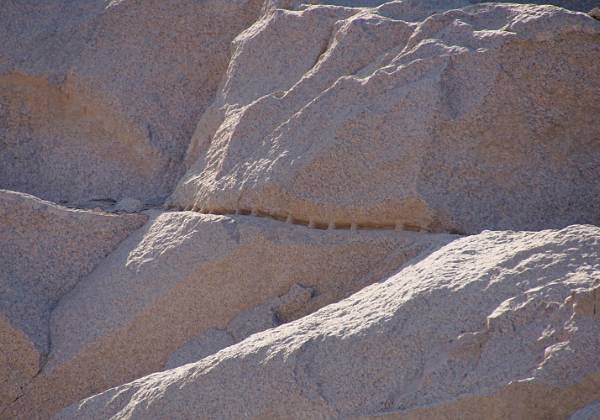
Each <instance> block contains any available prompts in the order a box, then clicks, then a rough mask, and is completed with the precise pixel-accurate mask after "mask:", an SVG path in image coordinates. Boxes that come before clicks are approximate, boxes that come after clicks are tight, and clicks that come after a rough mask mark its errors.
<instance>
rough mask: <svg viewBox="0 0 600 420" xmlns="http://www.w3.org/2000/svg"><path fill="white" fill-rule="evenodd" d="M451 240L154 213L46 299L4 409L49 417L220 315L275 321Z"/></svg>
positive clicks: (247, 329) (228, 319) (233, 320)
mask: <svg viewBox="0 0 600 420" xmlns="http://www.w3.org/2000/svg"><path fill="white" fill-rule="evenodd" d="M452 239H453V236H452V235H431V234H420V233H415V232H395V231H389V232H388V231H350V230H347V231H322V230H318V229H307V228H306V227H304V226H293V225H288V224H285V223H281V222H278V221H273V220H267V219H261V218H257V217H247V216H233V217H226V216H215V215H202V214H197V213H193V212H177V213H156V214H154V215H153V216H152V217H151V220H150V221H149V222H148V223H147V224H146V226H144V228H143V229H139V230H138V231H137V232H135V233H134V234H132V235H130V236H129V238H127V239H126V240H125V241H123V242H122V243H121V245H120V246H119V248H118V249H117V250H116V251H115V252H113V253H112V254H111V255H110V256H109V257H108V258H107V259H105V260H104V261H103V263H102V264H101V265H99V266H98V267H97V268H96V270H94V271H93V272H92V273H91V274H90V275H89V276H87V277H86V278H85V279H83V280H82V281H80V282H79V283H78V284H77V286H76V287H75V288H73V290H71V292H70V293H69V294H67V295H66V296H64V297H63V298H62V299H61V300H60V302H59V303H58V304H57V306H56V307H55V308H54V309H53V311H52V318H51V321H50V334H51V337H52V347H51V351H50V354H49V355H48V361H47V363H46V364H45V365H44V368H43V369H42V371H41V372H40V374H39V375H37V377H36V378H35V380H34V381H33V382H32V383H31V384H30V385H29V386H28V388H27V390H26V392H25V394H24V395H23V396H22V397H21V398H19V400H17V401H16V402H15V403H14V404H12V405H11V406H9V407H8V408H7V411H6V412H5V415H9V416H13V417H22V418H26V417H31V416H36V415H40V413H42V415H49V414H52V413H53V412H55V411H57V410H59V409H61V408H63V407H65V406H66V405H68V404H70V403H72V402H74V401H77V400H78V399H80V398H83V397H87V396H89V395H92V394H94V393H97V392H100V391H103V390H105V389H107V388H109V387H111V386H116V385H119V384H121V383H124V382H126V381H129V380H133V379H135V378H137V377H140V376H142V375H145V374H148V373H151V372H155V371H158V370H161V369H163V366H164V365H165V363H167V361H168V359H169V357H170V356H171V354H172V353H173V352H175V351H177V350H178V349H179V348H180V347H181V346H184V345H185V344H186V343H187V342H188V341H189V340H191V339H193V338H195V337H197V336H198V335H201V334H204V333H205V332H207V331H208V330H210V329H224V328H226V327H227V326H228V324H229V331H230V332H231V334H232V337H233V338H234V339H235V341H239V340H241V339H242V338H245V337H246V336H248V335H250V334H252V333H253V332H256V331H261V330H262V329H267V328H270V327H272V326H273V324H272V322H273V316H274V315H275V313H278V314H279V315H278V319H279V321H278V322H277V323H280V322H285V321H287V320H292V319H295V318H297V317H300V316H302V315H306V314H308V313H310V312H313V311H315V310H316V309H318V308H320V307H322V306H325V305H327V304H330V303H332V302H335V301H337V300H339V299H342V298H344V297H346V296H348V295H350V294H351V293H353V292H355V291H357V290H359V289H360V288H362V287H364V286H365V285H367V284H369V283H372V282H375V281H377V280H379V279H380V278H381V276H382V275H385V274H386V273H387V274H389V273H391V272H393V271H394V270H396V269H397V267H399V266H400V265H402V264H403V263H405V262H406V261H408V260H409V259H410V258H413V257H415V256H417V255H418V254H419V253H421V252H426V251H427V250H428V249H429V248H431V247H434V246H436V245H440V244H443V243H444V242H447V241H450V240H452ZM297 285H301V286H302V288H311V289H313V290H312V292H311V293H309V294H308V296H306V293H302V292H303V291H304V290H303V289H300V290H298V286H297ZM261 305H262V306H261ZM268 311H272V315H271V317H270V318H269V317H265V316H264V315H265V314H268V313H269V312H268ZM269 321H270V322H271V323H269ZM217 348H218V347H217Z"/></svg>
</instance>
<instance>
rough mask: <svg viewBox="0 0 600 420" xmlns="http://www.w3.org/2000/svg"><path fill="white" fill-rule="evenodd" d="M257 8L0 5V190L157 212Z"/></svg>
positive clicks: (61, 1) (134, 2)
mask: <svg viewBox="0 0 600 420" xmlns="http://www.w3.org/2000/svg"><path fill="white" fill-rule="evenodd" d="M261 5H262V1H260V0H208V1H202V2H198V1H194V0H184V1H162V0H160V1H159V0H150V1H138V0H113V1H105V0H82V1H78V2H73V1H70V0H53V1H48V2H43V3H39V2H27V1H25V2H24V1H17V0H7V1H4V2H3V3H2V14H1V16H0V39H2V40H3V42H2V45H1V46H0V150H2V153H0V188H7V189H11V190H16V191H23V192H28V193H31V194H35V195H37V196H39V197H42V198H46V199H50V200H53V201H78V200H86V199H98V198H111V199H114V200H117V201H118V200H119V199H121V198H122V197H125V196H127V197H133V198H136V199H139V200H142V201H146V202H162V200H164V198H165V197H166V196H167V195H168V194H169V193H170V191H171V189H172V188H173V186H174V185H175V183H176V181H177V179H178V177H179V176H180V175H181V171H182V166H181V161H182V159H183V156H184V153H185V150H186V148H187V145H188V142H189V139H190V135H191V133H192V132H193V129H194V125H195V124H196V121H197V119H198V118H199V117H200V115H202V113H203V111H204V110H205V108H206V107H207V105H208V104H209V103H210V102H211V101H212V99H213V97H214V94H215V92H216V90H217V86H218V83H219V80H220V78H221V76H222V74H223V73H224V71H225V70H226V68H227V63H228V61H229V56H230V48H229V46H230V43H231V40H232V39H233V38H234V37H235V36H236V35H237V34H238V33H239V32H240V31H241V30H243V29H244V28H246V27H248V26H249V25H250V24H251V23H252V22H254V20H255V19H256V17H257V15H258V12H259V10H260V7H261Z"/></svg>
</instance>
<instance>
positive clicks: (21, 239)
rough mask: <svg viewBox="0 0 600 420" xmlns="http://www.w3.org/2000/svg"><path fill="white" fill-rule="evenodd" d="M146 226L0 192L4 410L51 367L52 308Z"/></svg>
mask: <svg viewBox="0 0 600 420" xmlns="http://www.w3.org/2000/svg"><path fill="white" fill-rule="evenodd" d="M145 221H146V216H144V215H127V216H120V215H110V214H105V213H97V212H91V211H76V210H70V209H66V208H64V207H60V206H56V205H54V204H52V203H49V202H46V201H42V200H40V199H37V198H35V197H32V196H29V195H26V194H21V193H15V192H11V191H4V190H0V343H1V344H0V409H1V408H2V407H3V406H5V405H6V404H7V403H9V402H12V401H13V400H14V399H16V398H17V397H19V396H21V393H22V388H23V387H24V386H25V385H26V384H27V383H28V382H29V381H30V380H31V379H32V378H33V377H34V376H35V375H36V374H37V373H38V372H39V370H40V369H41V367H42V366H43V365H44V362H45V359H46V356H47V354H48V351H49V347H50V343H49V341H50V337H49V328H50V326H49V323H50V311H51V310H52V308H53V306H54V305H55V304H56V303H57V302H58V300H59V299H60V298H61V297H62V296H63V295H64V294H66V293H67V292H68V291H69V290H71V289H72V288H73V287H74V286H75V285H76V284H77V282H78V281H79V279H80V278H81V277H83V276H84V275H86V274H88V273H89V272H90V271H91V270H92V269H93V268H94V266H95V265H96V264H98V262H100V261H101V260H102V259H103V258H104V257H105V256H106V255H108V254H109V253H110V252H111V251H112V250H113V249H115V248H116V247H117V245H118V244H119V242H121V241H122V240H123V239H125V237H127V235H129V234H130V233H131V232H132V231H133V230H135V229H137V228H139V227H140V226H141V225H142V224H143V223H144V222H145Z"/></svg>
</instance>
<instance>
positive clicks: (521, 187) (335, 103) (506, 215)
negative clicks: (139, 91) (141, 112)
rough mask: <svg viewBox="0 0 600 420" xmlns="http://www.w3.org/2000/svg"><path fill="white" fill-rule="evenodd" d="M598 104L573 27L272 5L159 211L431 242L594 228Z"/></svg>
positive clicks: (237, 46) (508, 14) (559, 21)
mask: <svg viewBox="0 0 600 420" xmlns="http://www.w3.org/2000/svg"><path fill="white" fill-rule="evenodd" d="M346 3H347V4H349V3H353V2H346ZM357 4H360V3H357ZM599 91H600V22H598V21H596V20H595V19H593V18H592V17H590V16H589V15H587V14H584V13H579V12H573V11H568V10H566V9H562V8H559V7H554V6H548V5H541V6H536V5H518V4H497V3H482V4H475V5H470V3H469V2H467V1H462V0H453V1H450V2H442V1H435V0H427V1H422V0H418V1H417V0H406V1H396V2H388V3H384V4H382V5H380V6H378V7H376V8H349V7H341V6H329V5H313V6H310V7H305V8H301V9H299V10H287V9H282V8H277V7H274V8H272V9H271V10H270V11H269V12H268V13H266V14H265V15H264V16H263V18H261V19H260V20H259V21H258V22H257V23H255V24H254V25H253V26H251V27H250V28H248V29H247V30H245V31H244V32H242V33H241V34H240V35H239V36H238V37H237V38H236V39H235V41H234V52H233V55H232V60H231V62H230V65H229V69H228V71H227V73H226V77H225V80H224V81H223V84H222V86H221V89H220V91H219V93H218V95H217V98H216V100H215V102H214V103H213V105H211V107H210V108H209V109H208V110H207V111H206V112H205V113H204V115H203V116H202V118H201V119H200V122H199V124H198V127H197V128H196V131H195V134H194V137H193V139H192V144H191V146H190V149H189V151H188V156H187V162H188V165H189V170H188V172H187V174H186V175H185V176H184V177H183V178H182V179H181V180H180V182H179V184H178V187H177V189H176V191H175V192H174V194H173V196H172V197H171V200H170V203H169V204H170V205H171V206H172V207H174V208H180V209H185V208H188V209H189V208H198V209H201V210H202V209H205V210H207V211H208V212H222V211H234V210H240V211H252V210H254V211H256V212H263V213H266V214H270V215H274V216H277V217H284V218H285V217H291V218H294V219H295V220H299V221H303V222H304V223H306V224H308V223H310V221H311V220H312V221H313V223H316V224H324V225H328V224H331V223H334V224H339V225H350V224H356V225H357V226H393V225H397V226H401V227H404V228H420V229H425V230H429V231H434V232H441V231H443V232H452V231H458V232H464V233H477V232H480V231H481V230H483V229H516V230H523V229H525V230H539V229H542V228H560V227H564V226H567V225H569V224H574V223H593V224H598V223H599V222H600V213H598V211H597V209H598V208H599V207H600V183H598V182H597V180H598V179H599V178H600V166H599V165H598V162H600V144H599V143H598V141H597V139H598V138H600V124H598V123H597V119H598V115H600V101H598V92H599Z"/></svg>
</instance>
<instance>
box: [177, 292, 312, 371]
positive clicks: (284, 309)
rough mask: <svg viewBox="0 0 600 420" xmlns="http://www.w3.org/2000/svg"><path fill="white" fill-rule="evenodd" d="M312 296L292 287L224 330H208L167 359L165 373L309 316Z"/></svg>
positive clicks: (246, 312) (248, 311)
mask: <svg viewBox="0 0 600 420" xmlns="http://www.w3.org/2000/svg"><path fill="white" fill-rule="evenodd" d="M315 294H316V292H315V290H314V289H312V288H309V287H304V286H301V285H299V284H295V285H293V286H292V288H291V289H290V291H289V292H288V293H286V294H285V295H283V296H280V297H276V298H273V299H270V300H269V301H268V302H266V303H263V304H261V305H258V306H256V307H254V308H252V309H248V310H246V311H243V312H241V313H239V314H238V315H237V316H236V317H235V318H233V319H232V320H231V321H229V324H227V328H226V329H225V330H218V329H214V328H211V329H209V330H207V331H205V332H204V333H202V334H200V335H199V336H198V337H194V338H192V339H191V340H188V341H187V342H186V343H185V344H184V345H183V346H181V347H180V348H178V349H177V350H176V351H174V352H173V354H171V356H169V360H167V363H165V369H172V368H175V367H178V366H181V365H185V364H187V363H192V362H196V361H198V360H200V359H203V358H204V357H206V356H209V355H211V354H213V353H216V352H218V351H219V350H221V349H224V348H225V347H228V346H231V345H232V344H235V343H237V342H240V341H242V340H243V339H245V338H248V337H250V336H251V335H252V334H255V333H257V332H260V331H265V330H268V329H270V328H274V327H277V326H279V325H281V324H282V323H285V322H290V321H293V320H295V319H298V318H300V317H301V316H304V315H308V312H307V310H308V309H312V308H311V307H312V305H310V304H309V302H310V300H311V299H312V298H313V297H315Z"/></svg>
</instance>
